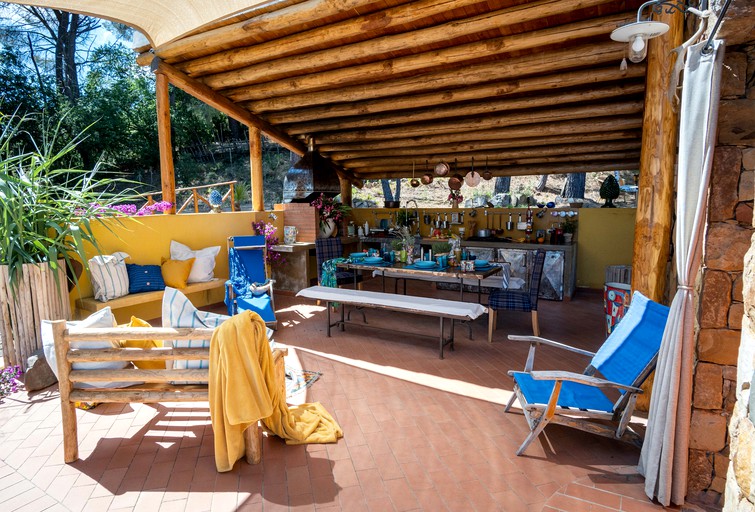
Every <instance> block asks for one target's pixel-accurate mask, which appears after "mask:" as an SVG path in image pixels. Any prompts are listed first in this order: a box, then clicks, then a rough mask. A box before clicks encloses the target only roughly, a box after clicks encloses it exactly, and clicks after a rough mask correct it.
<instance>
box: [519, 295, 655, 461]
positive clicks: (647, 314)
mask: <svg viewBox="0 0 755 512" xmlns="http://www.w3.org/2000/svg"><path fill="white" fill-rule="evenodd" d="M668 314H669V308H668V307H667V306H663V305H661V304H658V303H656V302H653V301H652V300H650V299H648V298H647V297H645V296H644V295H642V294H641V293H640V292H634V295H633V296H632V305H631V306H630V307H629V311H628V312H627V313H626V315H624V318H623V319H622V320H621V323H619V324H618V325H617V326H616V328H615V329H614V330H613V331H612V332H611V335H610V336H608V338H607V339H606V341H605V342H603V345H602V346H601V347H600V349H598V351H597V352H595V353H593V352H589V351H587V350H582V349H579V348H576V347H572V346H569V345H565V344H563V343H558V342H556V341H551V340H547V339H544V338H539V337H537V336H509V340H512V341H525V342H529V343H530V351H529V355H528V356H527V363H526V364H525V367H524V371H521V372H516V371H510V372H509V375H511V376H512V377H513V378H514V395H513V396H512V397H511V399H510V400H509V403H508V404H507V405H506V409H505V411H506V412H508V411H509V409H510V408H511V405H512V404H513V403H514V400H515V399H518V400H519V404H520V405H521V407H522V411H523V412H524V416H525V419H526V420H527V423H528V424H529V427H530V433H529V435H528V436H527V438H526V439H525V440H524V442H523V443H522V445H521V446H520V447H519V449H518V450H517V452H516V454H517V455H521V454H522V453H523V452H524V450H526V449H527V447H528V446H529V444H530V443H531V442H532V441H534V440H535V439H536V438H537V436H539V435H540V433H541V432H542V431H543V429H544V428H545V426H546V425H548V424H549V423H557V424H560V425H566V426H568V427H572V428H577V429H580V430H584V431H586V432H591V433H593V434H598V435H601V436H605V437H609V438H611V439H618V440H622V441H626V442H629V443H632V444H635V445H641V444H642V441H641V438H640V436H639V435H638V434H637V433H635V432H633V431H632V430H631V429H630V428H628V427H629V420H630V419H631V418H632V412H633V411H634V405H635V402H636V401H637V394H638V393H642V389H640V385H641V384H642V383H643V382H644V381H645V379H646V378H647V377H648V375H650V373H651V372H652V371H653V369H655V365H656V361H657V359H658V351H659V350H660V347H661V340H662V339H663V331H664V329H665V327H666V320H667V319H668ZM538 346H543V347H554V348H557V349H560V350H568V351H570V352H574V353H577V354H582V355H585V356H588V357H591V358H592V359H590V362H589V364H588V365H587V368H585V370H584V372H583V373H581V374H580V373H573V372H567V371H533V370H532V367H533V365H534V362H535V351H536V349H537V347H538ZM596 375H599V377H598V376H596Z"/></svg>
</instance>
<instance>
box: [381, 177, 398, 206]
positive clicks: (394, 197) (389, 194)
mask: <svg viewBox="0 0 755 512" xmlns="http://www.w3.org/2000/svg"><path fill="white" fill-rule="evenodd" d="M393 181H394V182H395V183H396V192H395V193H394V192H393V191H391V180H387V179H386V180H380V185H381V186H382V187H383V197H384V198H385V200H386V201H401V180H400V179H399V178H396V179H395V180H393Z"/></svg>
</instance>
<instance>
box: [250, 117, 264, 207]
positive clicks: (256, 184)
mask: <svg viewBox="0 0 755 512" xmlns="http://www.w3.org/2000/svg"><path fill="white" fill-rule="evenodd" d="M249 172H250V173H251V178H252V211H253V212H262V211H265V190H264V188H263V185H262V182H263V179H262V132H261V131H260V129H259V128H256V127H254V126H250V127H249Z"/></svg>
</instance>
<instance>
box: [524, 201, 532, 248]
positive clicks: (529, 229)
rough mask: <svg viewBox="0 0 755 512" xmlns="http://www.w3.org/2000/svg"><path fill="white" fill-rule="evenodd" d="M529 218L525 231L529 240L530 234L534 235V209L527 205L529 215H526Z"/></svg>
mask: <svg viewBox="0 0 755 512" xmlns="http://www.w3.org/2000/svg"><path fill="white" fill-rule="evenodd" d="M525 218H526V219H527V223H526V227H525V228H524V232H525V233H526V235H527V241H528V242H529V241H530V235H532V210H530V207H529V206H528V207H527V215H526V217H525Z"/></svg>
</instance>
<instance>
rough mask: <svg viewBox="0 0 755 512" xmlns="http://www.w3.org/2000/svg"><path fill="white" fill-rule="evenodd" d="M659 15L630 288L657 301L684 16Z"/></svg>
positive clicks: (648, 385) (644, 399)
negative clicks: (673, 83) (673, 88)
mask: <svg viewBox="0 0 755 512" xmlns="http://www.w3.org/2000/svg"><path fill="white" fill-rule="evenodd" d="M657 19H658V21H662V22H664V23H667V24H668V25H669V27H670V29H669V31H668V33H666V34H665V35H664V36H661V37H657V38H655V39H651V40H650V41H649V43H648V44H649V46H648V57H647V60H648V64H647V78H646V85H645V114H644V119H643V122H642V152H641V154H640V180H639V190H638V193H637V213H636V215H635V226H634V254H633V256H632V267H633V268H632V289H633V290H638V291H640V292H642V293H643V294H644V295H646V296H647V297H649V298H650V299H652V300H654V301H657V302H663V299H664V297H663V295H664V289H665V287H666V282H667V279H668V275H667V274H668V260H669V251H670V246H671V219H672V212H673V210H674V163H675V162H676V154H677V150H676V148H677V145H676V138H677V132H678V129H679V122H678V115H677V114H676V113H675V112H674V111H673V109H672V105H671V102H670V101H669V100H668V96H667V92H668V87H669V81H670V79H671V73H672V70H673V66H674V57H675V55H676V54H674V53H672V52H671V50H672V49H674V48H676V47H677V46H679V45H680V44H682V31H683V22H684V17H683V16H682V14H681V13H678V12H674V13H673V14H669V13H666V12H664V13H663V14H661V15H659V16H657ZM654 375H655V374H651V375H650V377H649V378H648V379H647V380H646V381H645V383H644V384H643V385H642V389H643V391H645V392H644V393H643V394H642V395H640V396H639V397H638V400H637V409H638V410H640V411H647V410H649V408H650V390H651V389H652V387H653V377H654Z"/></svg>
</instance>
